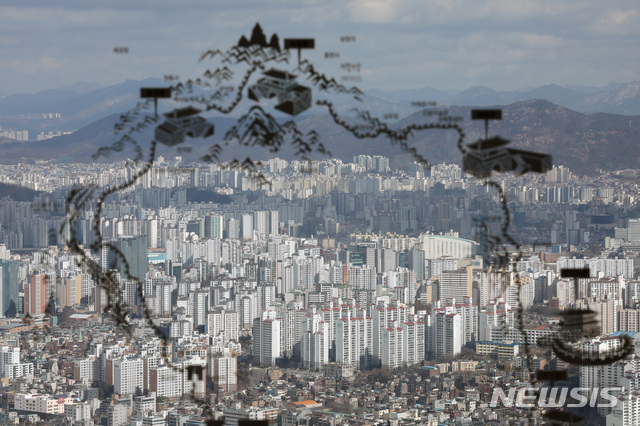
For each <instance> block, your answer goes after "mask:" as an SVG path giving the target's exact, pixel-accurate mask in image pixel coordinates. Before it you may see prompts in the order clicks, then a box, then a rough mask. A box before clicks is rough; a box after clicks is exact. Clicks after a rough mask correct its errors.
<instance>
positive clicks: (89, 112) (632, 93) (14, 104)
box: [0, 78, 640, 139]
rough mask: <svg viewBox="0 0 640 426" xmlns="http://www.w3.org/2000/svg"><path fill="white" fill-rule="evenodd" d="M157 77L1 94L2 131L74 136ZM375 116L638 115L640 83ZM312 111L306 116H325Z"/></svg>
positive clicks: (437, 96)
mask: <svg viewBox="0 0 640 426" xmlns="http://www.w3.org/2000/svg"><path fill="white" fill-rule="evenodd" d="M168 85H169V83H168V82H166V81H164V80H162V79H159V78H149V79H146V80H140V81H138V80H126V81H125V82H123V83H120V84H116V85H111V86H106V87H102V86H100V85H98V84H95V83H82V82H80V83H76V84H74V85H71V86H67V87H63V88H60V89H50V90H45V91H42V92H39V93H36V94H13V95H8V96H4V97H2V96H1V95H0V126H2V127H3V128H13V129H15V130H22V129H27V130H29V131H30V139H35V137H36V135H37V133H38V132H40V131H45V132H47V131H50V130H51V131H72V130H77V129H80V128H82V127H84V126H86V125H87V124H89V123H92V122H94V121H98V120H100V119H102V118H104V117H106V116H108V115H110V114H115V113H123V112H125V111H127V110H128V109H130V108H132V107H133V106H134V105H135V104H136V102H138V101H139V100H140V97H139V93H140V92H139V89H140V87H143V86H151V87H153V86H168ZM366 93H367V95H368V98H369V100H370V103H371V104H372V106H371V108H370V111H371V113H372V114H376V113H378V114H380V113H383V112H394V113H398V114H399V115H400V116H401V117H403V116H406V115H408V114H410V113H411V112H413V111H415V108H412V107H411V106H410V104H411V102H412V101H435V102H437V103H438V104H439V105H452V106H453V105H460V106H491V105H509V104H512V103H514V102H518V101H526V100H532V99H546V100H548V101H550V102H553V103H555V104H558V105H561V106H564V107H566V108H569V109H572V110H574V111H579V112H608V113H612V114H623V115H640V81H632V82H628V83H611V84H609V85H607V86H605V87H588V86H560V85H557V84H550V85H545V86H540V87H537V88H533V89H527V90H521V91H495V90H493V89H491V88H489V87H485V86H473V87H470V88H468V89H466V90H462V91H459V92H457V93H451V92H445V91H441V90H438V89H434V88H430V87H423V88H418V89H406V90H395V91H381V90H369V91H367V92H366ZM323 112H324V111H323V110H322V109H318V108H312V109H311V110H309V111H308V112H307V113H308V114H314V113H323ZM45 113H60V114H61V117H60V118H58V119H42V117H41V115H42V114H45Z"/></svg>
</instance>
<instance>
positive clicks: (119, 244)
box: [108, 235, 149, 281]
mask: <svg viewBox="0 0 640 426" xmlns="http://www.w3.org/2000/svg"><path fill="white" fill-rule="evenodd" d="M112 244H113V245H114V246H115V247H116V248H117V249H118V250H120V253H121V255H122V256H120V255H118V254H117V252H116V251H115V250H109V261H108V265H109V267H110V268H111V267H112V265H115V269H117V270H118V272H120V275H121V276H122V277H123V278H137V279H139V280H140V281H144V279H145V277H146V274H147V267H148V264H149V262H148V258H147V236H146V235H139V236H124V237H120V238H118V239H117V240H116V241H115V242H113V243H112ZM123 257H124V259H123ZM125 260H126V261H125ZM127 264H128V269H127Z"/></svg>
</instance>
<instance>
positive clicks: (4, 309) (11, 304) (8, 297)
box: [0, 259, 20, 317]
mask: <svg viewBox="0 0 640 426" xmlns="http://www.w3.org/2000/svg"><path fill="white" fill-rule="evenodd" d="M0 288H1V289H2V291H0V297H1V300H0V309H1V311H0V315H2V316H5V317H15V316H16V315H17V314H18V311H19V309H18V307H19V306H20V300H19V288H20V282H19V280H18V262H13V261H7V260H2V259H0Z"/></svg>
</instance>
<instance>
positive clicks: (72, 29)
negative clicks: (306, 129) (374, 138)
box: [0, 0, 640, 94]
mask: <svg viewBox="0 0 640 426" xmlns="http://www.w3.org/2000/svg"><path fill="white" fill-rule="evenodd" d="M7 3H9V5H7ZM639 10H640V2H638V0H607V1H602V0H580V1H576V0H549V1H547V0H489V1H487V0H176V1H172V2H169V1H166V0H133V1H132V0H127V1H124V0H108V1H107V0H98V1H86V0H82V1H79V0H78V1H76V0H65V1H62V2H52V1H50V0H30V1H10V2H3V5H2V6H0V19H1V21H2V25H0V92H3V93H5V94H12V93H34V92H37V91H40V90H44V89H51V88H59V87H63V86H67V85H71V84H74V83H77V82H81V81H83V82H91V83H99V84H102V85H108V84H115V83H120V82H122V81H124V80H126V79H144V78H147V77H162V76H163V75H165V74H177V75H179V76H180V77H181V78H182V79H186V78H188V77H196V76H198V75H199V73H200V72H201V71H202V70H203V69H204V68H203V64H202V63H200V64H199V63H198V62H197V59H198V57H199V55H200V54H201V53H202V52H203V51H205V50H207V49H209V48H220V49H223V50H225V49H227V48H229V47H230V46H231V45H233V44H235V43H236V42H237V40H238V38H239V37H240V35H242V34H245V35H247V36H249V35H250V33H251V29H252V27H253V26H254V25H255V23H256V22H260V24H261V26H262V28H263V29H264V31H265V33H266V34H267V37H269V36H270V35H271V34H272V33H274V32H275V33H277V34H278V36H279V37H280V39H281V40H282V39H283V38H287V37H313V38H315V39H316V49H315V51H312V52H305V53H304V54H303V56H304V57H305V58H308V59H310V60H312V61H314V64H317V67H318V68H319V69H323V67H324V69H325V70H326V72H327V73H329V72H330V71H332V70H335V69H337V67H336V62H335V60H334V62H333V64H331V63H329V61H328V60H326V59H325V58H324V52H326V51H339V52H340V53H341V59H340V61H346V60H348V61H350V62H359V63H360V64H361V66H362V76H363V80H362V83H361V84H360V85H359V86H360V87H361V88H364V89H369V88H377V89H381V90H392V89H407V88H420V87H425V86H429V87H433V88H437V89H440V90H456V89H457V90H460V89H466V88H468V87H470V86H474V85H485V86H489V87H492V88H494V89H496V90H514V89H522V88H528V87H537V86H540V85H543V84H551V83H556V84H577V85H587V86H604V85H606V84H608V83H610V82H628V81H633V80H640V76H639V75H640V25H639V24H638V22H639V20H640V13H639ZM343 35H355V36H356V42H355V43H341V42H340V36H343ZM116 46H125V47H128V48H129V53H128V54H117V53H114V52H113V48H114V47H116ZM332 65H333V66H332Z"/></svg>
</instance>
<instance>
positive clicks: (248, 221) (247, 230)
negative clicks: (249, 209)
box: [242, 214, 253, 240]
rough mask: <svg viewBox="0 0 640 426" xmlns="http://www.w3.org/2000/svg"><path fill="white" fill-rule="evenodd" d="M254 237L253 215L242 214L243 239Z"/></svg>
mask: <svg viewBox="0 0 640 426" xmlns="http://www.w3.org/2000/svg"><path fill="white" fill-rule="evenodd" d="M252 238H253V216H252V215H250V214H243V215H242V239H243V240H250V239H252Z"/></svg>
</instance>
